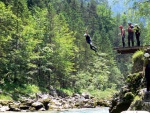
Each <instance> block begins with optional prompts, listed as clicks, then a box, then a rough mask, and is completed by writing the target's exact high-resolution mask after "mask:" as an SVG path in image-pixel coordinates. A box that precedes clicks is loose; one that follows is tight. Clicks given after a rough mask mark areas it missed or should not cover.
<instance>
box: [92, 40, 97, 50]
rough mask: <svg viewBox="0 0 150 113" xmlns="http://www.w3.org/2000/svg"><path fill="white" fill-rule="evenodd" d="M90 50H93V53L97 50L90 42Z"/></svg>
mask: <svg viewBox="0 0 150 113" xmlns="http://www.w3.org/2000/svg"><path fill="white" fill-rule="evenodd" d="M90 48H91V49H92V50H94V51H95V52H97V48H96V47H95V46H93V44H92V42H90Z"/></svg>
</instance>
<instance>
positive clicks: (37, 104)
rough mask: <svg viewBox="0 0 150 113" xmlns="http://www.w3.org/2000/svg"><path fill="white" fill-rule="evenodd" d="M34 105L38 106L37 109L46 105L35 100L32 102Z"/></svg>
mask: <svg viewBox="0 0 150 113" xmlns="http://www.w3.org/2000/svg"><path fill="white" fill-rule="evenodd" d="M32 107H35V108H36V110H39V109H41V108H42V107H44V105H43V104H42V103H41V102H38V101H37V102H34V103H33V104H32Z"/></svg>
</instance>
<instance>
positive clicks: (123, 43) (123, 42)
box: [122, 36, 125, 47]
mask: <svg viewBox="0 0 150 113" xmlns="http://www.w3.org/2000/svg"><path fill="white" fill-rule="evenodd" d="M124 38H125V36H122V45H123V47H125V41H124Z"/></svg>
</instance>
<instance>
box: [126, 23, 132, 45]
mask: <svg viewBox="0 0 150 113" xmlns="http://www.w3.org/2000/svg"><path fill="white" fill-rule="evenodd" d="M127 30H128V47H130V41H131V42H132V47H133V46H134V30H133V25H132V24H131V23H128V29H127Z"/></svg>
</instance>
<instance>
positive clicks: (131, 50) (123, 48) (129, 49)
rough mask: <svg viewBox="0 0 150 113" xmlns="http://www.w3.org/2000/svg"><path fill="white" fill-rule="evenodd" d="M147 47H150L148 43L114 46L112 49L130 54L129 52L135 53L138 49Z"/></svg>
mask: <svg viewBox="0 0 150 113" xmlns="http://www.w3.org/2000/svg"><path fill="white" fill-rule="evenodd" d="M147 48H150V45H146V46H134V47H115V48H114V50H116V51H117V52H118V53H120V54H130V53H135V52H136V51H138V50H144V49H147Z"/></svg>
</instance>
